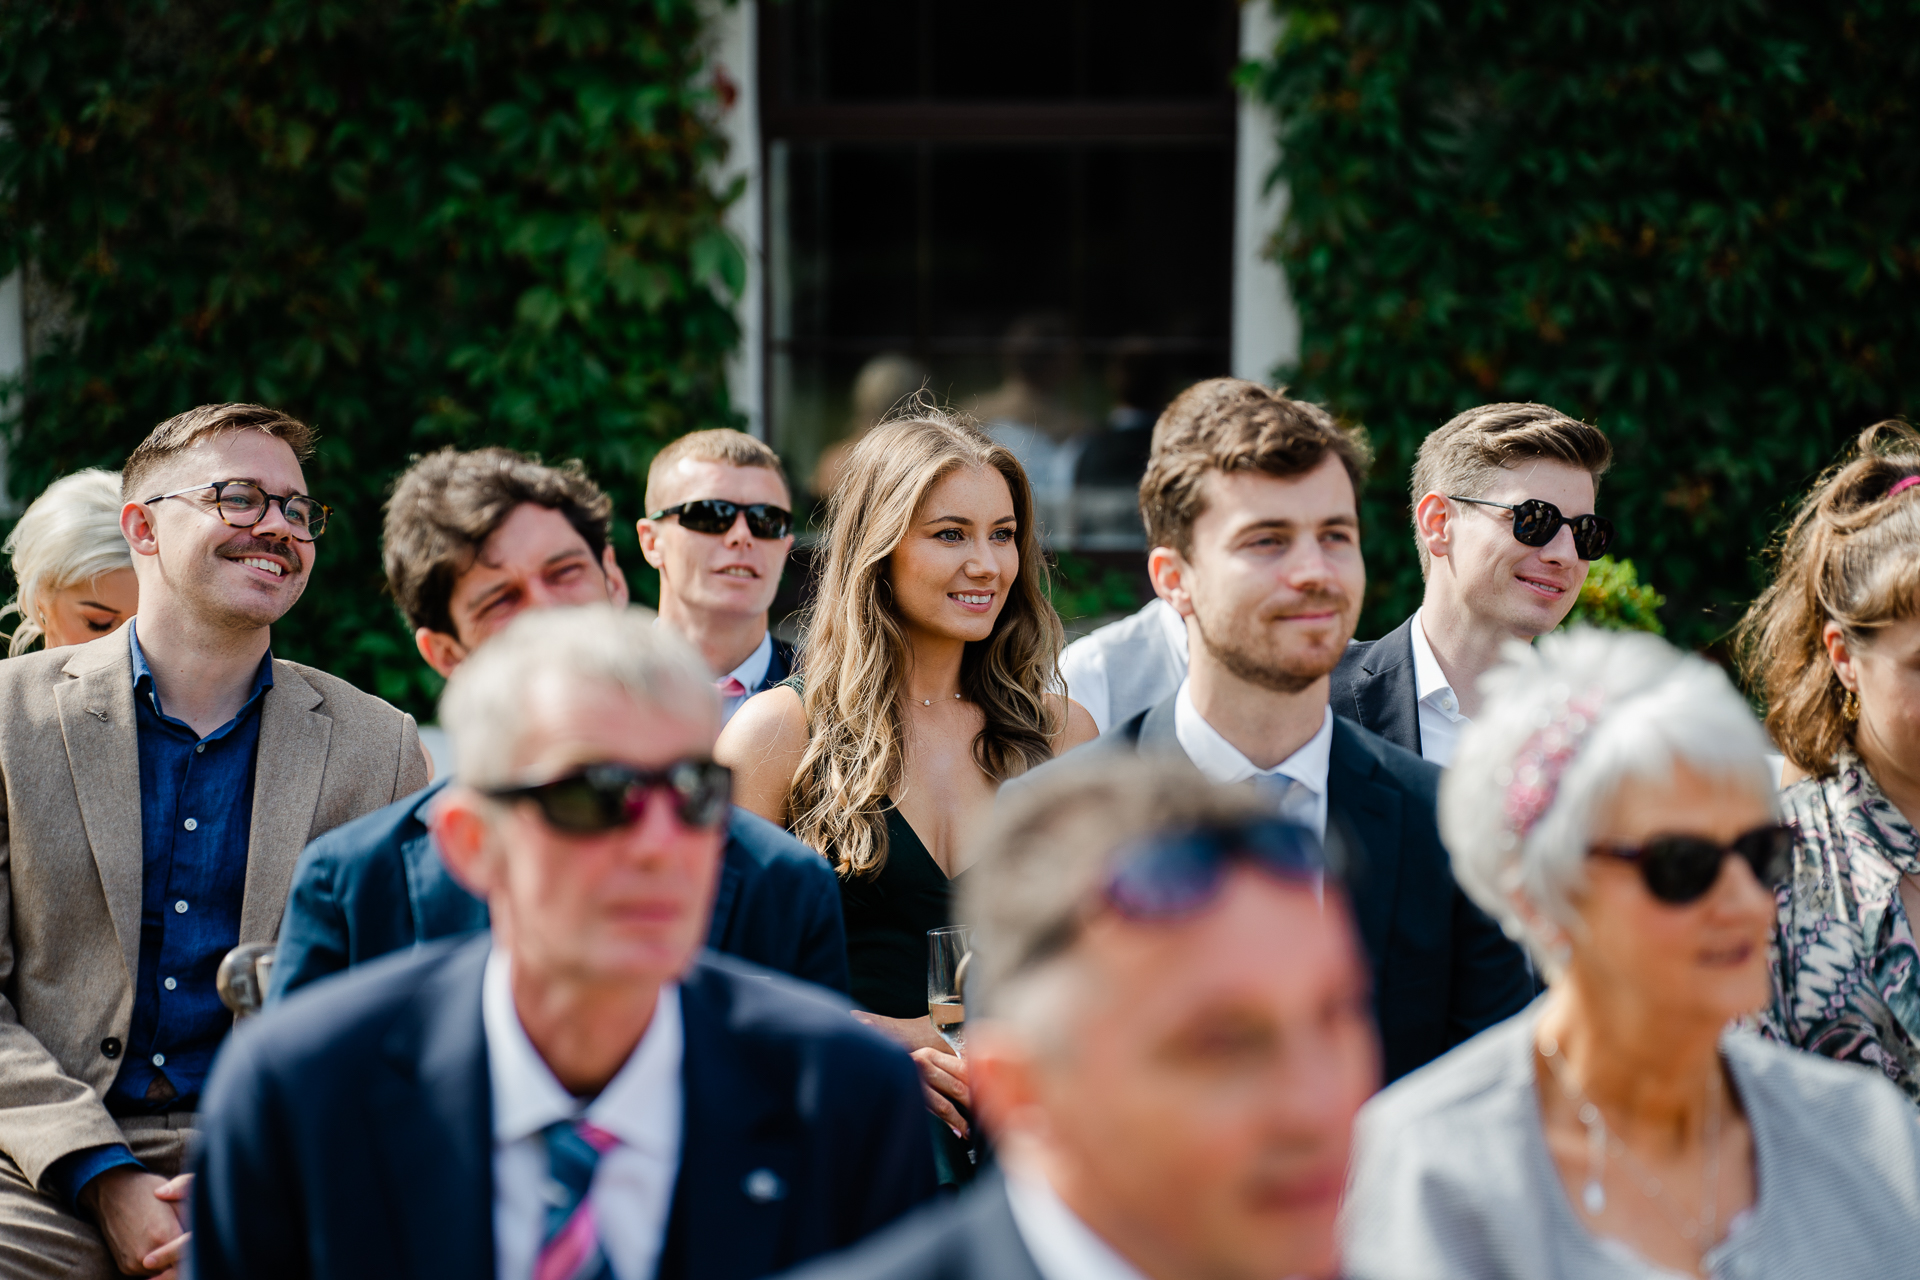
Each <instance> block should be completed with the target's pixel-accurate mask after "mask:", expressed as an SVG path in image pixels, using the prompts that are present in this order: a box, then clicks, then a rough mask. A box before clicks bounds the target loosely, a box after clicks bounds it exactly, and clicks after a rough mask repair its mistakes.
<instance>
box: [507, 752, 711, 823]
mask: <svg viewBox="0 0 1920 1280" xmlns="http://www.w3.org/2000/svg"><path fill="white" fill-rule="evenodd" d="M655 791H666V792H667V793H668V794H669V795H670V796H671V797H672V798H673V806H674V809H673V811H674V813H675V815H676V816H678V817H679V819H680V821H681V822H683V823H685V824H686V825H687V826H689V827H712V826H717V825H719V824H720V823H721V822H722V821H723V820H724V819H725V818H726V816H727V805H728V804H729V802H731V800H732V799H733V770H731V769H729V768H727V767H726V766H725V765H723V764H715V763H714V762H713V761H711V760H676V761H674V762H673V763H672V764H670V765H668V766H667V767H666V768H664V769H635V768H634V767H632V766H631V765H624V764H590V765H587V766H586V767H585V768H582V769H578V770H575V771H574V772H573V773H569V774H567V775H566V776H565V777H561V778H555V779H554V780H553V781H552V782H539V783H535V784H534V785H532V786H527V787H496V788H494V789H492V790H490V791H487V792H486V793H485V794H487V795H489V796H492V797H493V798H494V799H496V800H531V801H533V803H534V804H536V805H538V806H539V807H540V814H541V816H542V817H544V818H545V819H546V820H547V825H548V826H550V827H552V828H553V829H554V830H556V831H564V832H566V833H567V834H569V835H576V836H593V835H601V834H603V833H605V832H608V831H614V830H618V829H619V828H621V827H629V826H632V825H633V824H634V823H636V822H638V821H639V820H640V817H641V815H642V814H644V813H646V811H647V797H648V796H650V795H652V794H653V793H654V792H655Z"/></svg>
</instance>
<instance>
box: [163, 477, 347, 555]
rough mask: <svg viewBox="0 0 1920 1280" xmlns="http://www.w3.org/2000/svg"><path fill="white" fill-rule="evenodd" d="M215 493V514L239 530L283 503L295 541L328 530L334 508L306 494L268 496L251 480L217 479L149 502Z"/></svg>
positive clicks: (307, 538) (246, 527) (265, 516)
mask: <svg viewBox="0 0 1920 1280" xmlns="http://www.w3.org/2000/svg"><path fill="white" fill-rule="evenodd" d="M208 489H211V490H213V513H214V514H215V515H217V516H219V517H220V519H221V522H222V523H224V524H228V525H231V526H233V527H234V528H236V529H251V528H253V526H255V525H257V524H259V523H260V522H261V521H262V520H265V519H266V518H267V507H268V506H269V505H271V504H273V503H275V502H277V503H279V504H280V513H281V514H282V515H284V516H286V518H287V528H288V529H290V530H292V532H293V536H294V538H295V540H297V541H299V542H312V541H313V540H314V539H315V538H317V537H319V536H320V535H321V534H323V533H325V532H326V531H327V517H328V516H329V515H331V514H332V513H333V508H332V507H329V506H328V505H327V504H326V503H324V502H316V501H314V500H313V499H312V498H309V497H308V496H307V495H306V494H304V493H288V494H279V493H268V492H267V491H266V490H265V489H262V488H261V487H260V486H259V485H257V484H255V483H253V481H251V480H215V481H214V482H213V483H212V484H196V485H194V486H193V487H192V488H191V489H175V490H174V491H173V492H172V493H162V494H156V495H155V496H154V497H151V498H148V499H147V500H146V502H147V505H148V506H152V505H153V504H154V503H156V502H165V501H166V500H167V499H168V498H181V497H185V496H186V495H187V494H189V493H205V492H206V491H207V490H208Z"/></svg>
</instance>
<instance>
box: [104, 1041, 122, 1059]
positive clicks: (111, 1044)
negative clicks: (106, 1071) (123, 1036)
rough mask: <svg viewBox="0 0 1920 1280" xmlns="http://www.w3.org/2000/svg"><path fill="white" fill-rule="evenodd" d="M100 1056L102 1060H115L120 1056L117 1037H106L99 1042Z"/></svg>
mask: <svg viewBox="0 0 1920 1280" xmlns="http://www.w3.org/2000/svg"><path fill="white" fill-rule="evenodd" d="M100 1056H101V1057H104V1058H117V1057H119V1056H120V1039H119V1037H118V1036H108V1037H107V1038H106V1039H105V1040H102V1041H101V1042H100Z"/></svg>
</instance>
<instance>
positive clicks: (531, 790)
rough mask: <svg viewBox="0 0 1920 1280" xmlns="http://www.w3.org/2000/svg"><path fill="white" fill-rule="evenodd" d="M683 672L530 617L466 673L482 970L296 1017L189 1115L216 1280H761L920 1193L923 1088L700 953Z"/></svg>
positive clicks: (453, 971)
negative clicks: (197, 1118) (515, 1279)
mask: <svg viewBox="0 0 1920 1280" xmlns="http://www.w3.org/2000/svg"><path fill="white" fill-rule="evenodd" d="M719 721H720V708H719V699H718V697H717V695H716V693H715V691H714V689H713V685H712V679H711V676H710V675H709V674H708V671H707V669H706V667H705V665H704V663H703V661H702V660H701V657H700V656H699V654H698V653H696V652H695V651H694V650H693V649H692V648H691V647H690V646H689V645H687V644H686V642H685V641H683V640H681V639H680V638H679V637H678V636H676V635H674V634H673V633H672V632H671V631H670V630H669V629H667V628H663V627H655V626H654V625H653V620H652V616H651V615H650V614H648V613H646V612H643V611H640V610H624V609H619V608H616V607H614V606H612V605H606V604H603V605H593V606H586V607H583V608H580V609H574V610H534V611H529V612H527V613H526V614H524V615H523V616H521V617H519V618H517V619H515V621H514V622H513V623H512V624H511V625H509V626H508V627H507V628H506V629H505V630H503V631H502V633H501V634H500V635H498V636H496V637H495V638H493V639H492V640H490V641H489V642H488V643H487V645H486V646H484V647H483V648H482V649H480V650H479V651H478V652H477V653H475V654H474V656H473V657H472V658H470V659H468V660H467V661H466V662H464V663H462V664H461V666H460V667H459V669H457V670H456V671H455V672H454V674H453V676H452V677H451V679H450V680H449V681H448V685H447V691H446V695H445V697H444V698H443V700H442V702H441V722H442V723H443V724H444V725H445V726H446V729H447V731H448V733H449V734H450V735H451V737H452V739H453V744H454V749H455V753H456V758H457V762H458V763H457V769H458V775H457V777H456V780H455V782H454V785H453V786H452V787H450V788H449V790H448V791H447V793H446V795H445V797H444V799H443V801H442V802H441V803H440V804H439V805H438V806H437V807H436V810H435V814H434V830H435V835H436V836H437V838H438V840H439V842H440V846H441V848H442V850H443V851H444V853H445V857H446V860H447V863H448V865H449V866H450V867H451V868H452V869H453V870H454V872H455V874H457V875H458V876H459V878H460V879H461V881H462V882H463V883H464V884H466V885H467V886H468V888H470V889H471V890H472V891H473V892H474V893H475V894H476V895H478V896H480V897H481V898H483V899H484V900H485V902H486V904H487V906H488V908H489V910H490V914H491V918H492V927H491V931H490V933H489V934H488V935H486V936H483V937H479V938H469V939H458V940H448V941H446V942H443V943H440V944H437V945H432V946H427V947H422V948H418V949H416V950H414V951H413V952H411V953H410V954H407V955H405V956H397V957H394V958H393V959H392V960H389V961H387V962H385V963H383V964H380V965H373V966H368V967H366V968H363V969H361V970H358V971H357V972H355V973H352V974H348V975H346V976H345V977H342V978H340V979H338V980H336V981H334V982H330V983H326V984H323V985H320V986H317V987H315V988H313V989H312V990H311V991H308V992H303V993H301V994H299V995H297V996H295V997H294V998H293V999H291V1000H289V1001H287V1002H286V1003H284V1004H281V1005H279V1006H277V1007H275V1008H273V1009H269V1010H268V1011H267V1013H266V1014H265V1015H264V1016H262V1017H261V1018H260V1019H259V1021H258V1022H257V1023H256V1024H255V1025H253V1026H250V1027H248V1028H247V1029H246V1030H244V1031H243V1032H242V1033H241V1034H240V1035H239V1036H238V1037H236V1039H235V1041H234V1043H233V1045H232V1047H231V1048H230V1049H229V1050H228V1052H227V1053H226V1054H225V1055H223V1057H222V1059H221V1063H220V1067H219V1070H218V1072H217V1073H216V1075H215V1078H214V1080H213V1083H212V1084H211V1086H210V1087H209V1089H208V1104H207V1110H206V1115H207V1121H206V1127H205V1137H204V1141H203V1143H202V1145H201V1148H200V1154H199V1155H198V1157H197V1158H196V1159H197V1169H198V1172H199V1177H200V1187H199V1189H198V1191H197V1193H196V1194H195V1196H194V1199H193V1213H194V1222H195V1227H196V1237H195V1240H196V1243H195V1251H194V1269H195V1273H196V1274H197V1275H200V1276H203V1277H207V1278H208V1280H218V1278H220V1277H229V1276H232V1277H238V1276H305V1277H309V1278H310V1280H330V1278H334V1277H338V1278H340V1280H376V1278H378V1277H384V1276H416V1275H483V1274H485V1275H501V1276H526V1275H537V1276H567V1277H581V1276H604V1275H607V1274H613V1275H619V1276H655V1277H659V1278H660V1280H681V1278H686V1280H753V1278H754V1277H758V1276H764V1275H768V1274H770V1273H772V1272H775V1271H778V1270H780V1269H782V1268H784V1267H788V1266H792V1265H794V1264H797V1263H799V1262H802V1261H804V1260H806V1259H808V1258H810V1257H812V1256H815V1255H818V1254H821V1253H825V1252H828V1251H830V1250H833V1249H838V1248H842V1247H845V1246H847V1245H850V1244H852V1243H854V1242H855V1241H857V1240H859V1239H860V1238H861V1237H862V1236H864V1235H866V1234H867V1233H869V1232H871V1231H873V1230H875V1229H877V1228H879V1227H881V1226H883V1225H885V1224H886V1223H888V1222H890V1221H891V1220H892V1219H894V1218H895V1217H897V1216H899V1215H900V1214H901V1213H903V1212H905V1211H906V1210H908V1209H910V1208H912V1207H913V1206H915V1205H917V1204H918V1203H920V1202H921V1201H923V1200H925V1199H927V1198H928V1197H929V1196H931V1195H932V1194H933V1192H934V1184H933V1160H932V1152H931V1150H930V1149H929V1146H928V1141H927V1130H926V1122H925V1120H924V1118H923V1115H922V1111H921V1107H922V1103H921V1100H920V1085H919V1077H918V1073H917V1072H916V1071H915V1069H914V1067H913V1064H912V1062H911V1060H909V1059H908V1058H907V1056H906V1055H905V1054H904V1053H903V1052H901V1051H900V1050H899V1049H897V1048H895V1047H893V1046H892V1045H891V1044H890V1043H889V1042H887V1041H886V1040H884V1039H883V1038H882V1037H880V1036H878V1035H876V1034H874V1033H872V1032H870V1031H868V1030H867V1029H866V1028H864V1027H861V1026H860V1025H858V1024H857V1023H855V1022H854V1021H853V1020H852V1019H851V1018H849V1017H848V1016H847V1013H846V1005H845V1002H844V1001H843V1000H836V999H834V998H832V997H830V996H829V995H828V994H826V993H824V992H821V991H819V990H818V989H817V988H811V987H808V986H807V985H805V984H802V983H797V982H794V981H792V980H790V979H787V978H785V977H783V976H780V975H777V974H772V973H769V972H767V971H765V970H762V969H757V968H755V967H753V966H751V965H745V964H741V963H740V962H738V961H735V960H733V959H731V958H728V957H723V956H719V955H716V954H714V953H713V952H710V951H704V952H703V951H702V944H703V942H704V940H705V939H706V936H707V930H708V921H709V919H710V916H711V912H712V903H713V897H714V893H715V889H716V885H717V882H718V873H719V871H720V856H721V846H722V843H723V841H724V839H725V832H726V827H725V815H726V811H727V795H728V789H729V783H730V778H729V775H728V773H727V771H726V770H725V769H723V768H721V767H720V766H718V765H716V764H715V763H714V762H713V759H712V749H713V742H714V738H715V736H716V734H717V731H718V729H719Z"/></svg>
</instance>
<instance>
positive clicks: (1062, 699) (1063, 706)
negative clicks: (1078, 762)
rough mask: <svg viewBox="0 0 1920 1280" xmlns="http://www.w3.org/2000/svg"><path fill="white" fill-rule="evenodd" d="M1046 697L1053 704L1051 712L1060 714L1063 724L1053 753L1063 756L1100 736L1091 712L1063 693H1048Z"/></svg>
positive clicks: (1098, 727)
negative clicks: (1063, 727) (1063, 726)
mask: <svg viewBox="0 0 1920 1280" xmlns="http://www.w3.org/2000/svg"><path fill="white" fill-rule="evenodd" d="M1047 698H1048V700H1049V701H1050V702H1052V704H1053V713H1054V714H1055V715H1057V716H1061V718H1062V721H1063V723H1064V725H1065V729H1064V730H1063V731H1062V732H1061V734H1060V736H1059V738H1058V739H1056V741H1055V745H1054V752H1053V754H1054V755H1056V756H1063V755H1065V754H1066V753H1067V752H1069V751H1071V750H1073V749H1074V748H1075V747H1077V746H1080V745H1081V744H1082V743H1087V742H1092V741H1093V740H1094V739H1095V738H1097V737H1099V736H1100V726H1099V725H1097V724H1095V723H1094V722H1093V713H1092V712H1090V711H1088V710H1087V709H1086V708H1085V707H1083V706H1081V705H1080V704H1079V703H1077V702H1075V701H1074V700H1073V699H1072V698H1069V697H1067V696H1066V695H1064V694H1059V693H1050V694H1048V695H1047Z"/></svg>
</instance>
